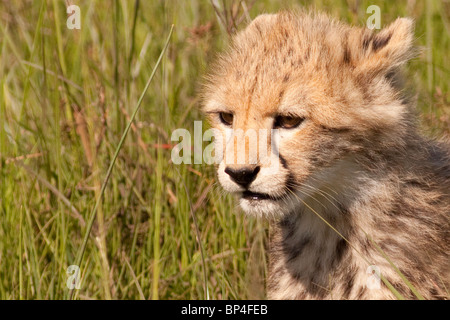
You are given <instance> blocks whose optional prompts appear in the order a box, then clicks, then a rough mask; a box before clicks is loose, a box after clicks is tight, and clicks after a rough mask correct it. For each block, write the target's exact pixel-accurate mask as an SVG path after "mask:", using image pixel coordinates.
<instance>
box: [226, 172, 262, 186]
mask: <svg viewBox="0 0 450 320" xmlns="http://www.w3.org/2000/svg"><path fill="white" fill-rule="evenodd" d="M259 169H260V168H259V167H244V168H238V169H233V168H231V167H227V168H225V173H227V174H228V175H229V176H230V178H231V180H233V181H234V182H236V183H237V184H239V185H240V186H242V187H244V188H247V187H248V186H249V184H250V183H252V182H253V180H255V178H256V175H257V174H258V172H259Z"/></svg>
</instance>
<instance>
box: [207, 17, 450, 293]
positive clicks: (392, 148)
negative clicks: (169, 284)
mask: <svg viewBox="0 0 450 320" xmlns="http://www.w3.org/2000/svg"><path fill="white" fill-rule="evenodd" d="M413 38H414V32H413V21H412V20H411V19H408V18H399V19H397V20H396V21H394V22H393V23H392V24H391V25H389V26H388V27H386V28H385V29H383V30H381V31H371V30H369V29H367V28H362V27H361V28H359V27H350V26H348V25H346V24H343V23H340V22H338V21H335V20H333V19H332V18H330V17H328V16H327V15H325V14H318V13H306V12H295V13H293V12H282V13H278V14H263V15H260V16H258V17H257V18H256V19H255V20H254V21H253V22H252V23H250V24H249V26H248V27H247V28H246V29H245V30H243V31H241V32H240V33H238V34H237V35H236V36H235V37H234V39H233V41H232V45H231V46H230V48H229V49H228V50H227V51H226V52H225V53H223V54H222V55H221V56H219V58H218V59H217V60H218V61H217V63H216V64H215V65H214V66H213V68H211V72H210V74H209V75H208V76H207V77H206V81H205V86H204V95H203V98H204V103H203V110H204V112H205V114H206V115H207V116H208V119H209V121H210V122H211V124H212V127H213V128H215V130H216V131H217V132H219V133H222V135H220V134H219V135H218V136H219V138H218V137H216V140H215V143H216V145H219V146H221V147H222V149H221V150H223V152H222V155H220V157H219V161H218V162H217V163H218V167H217V172H218V178H219V181H220V183H221V185H222V186H223V188H224V189H225V190H226V191H228V192H231V193H233V194H236V196H237V197H238V199H239V203H240V206H241V207H242V209H243V210H244V211H245V212H246V213H247V214H249V215H252V216H258V217H266V218H269V219H270V223H271V224H272V226H273V227H271V229H272V232H271V235H270V241H269V242H270V244H269V249H270V250H269V251H270V253H269V257H270V259H269V263H270V266H269V267H270V268H269V270H270V272H269V278H268V280H267V295H268V298H270V299H396V298H398V297H400V296H402V297H404V298H407V299H417V298H425V299H447V298H448V297H449V293H448V290H449V289H450V286H449V280H450V272H449V271H450V269H449V240H450V239H449V238H450V237H449V235H450V232H449V230H450V228H449V210H450V155H449V154H450V153H449V149H448V146H446V145H444V144H442V143H439V142H433V141H429V140H427V139H426V138H424V137H422V136H421V135H420V134H419V133H418V128H417V125H416V119H415V114H414V99H412V98H410V97H409V96H408V95H407V94H406V93H405V91H406V90H405V86H404V84H403V82H402V77H401V67H402V66H403V65H404V64H405V63H406V62H407V61H408V60H409V59H410V58H412V57H413V56H414V52H415V50H414V47H413ZM230 129H233V130H232V131H233V132H234V131H236V130H238V129H241V131H242V132H247V131H248V130H250V129H252V130H253V132H256V133H257V143H256V142H254V141H253V142H252V141H251V139H250V138H251V137H250V135H247V134H235V135H232V137H233V138H230V135H229V134H228V133H226V134H225V132H230V131H231V130H230ZM274 129H276V130H274ZM265 131H270V132H271V134H268V135H267V134H265V135H262V133H263V132H265ZM272 133H273V134H272ZM221 136H222V138H220V137H221ZM264 144H266V145H267V148H268V149H269V154H268V155H266V156H265V157H263V156H260V155H259V153H258V152H257V153H256V156H254V155H251V154H250V150H251V149H252V147H254V146H255V145H257V146H258V148H262V146H263V145H264ZM242 146H243V148H242V149H241V150H243V151H242V152H243V153H244V160H245V161H241V162H239V161H236V155H238V156H239V152H237V151H236V150H238V147H242ZM229 156H230V157H229ZM231 158H232V160H229V159H231ZM267 158H268V159H270V161H263V160H267ZM274 163H275V165H274ZM378 280H379V281H378Z"/></svg>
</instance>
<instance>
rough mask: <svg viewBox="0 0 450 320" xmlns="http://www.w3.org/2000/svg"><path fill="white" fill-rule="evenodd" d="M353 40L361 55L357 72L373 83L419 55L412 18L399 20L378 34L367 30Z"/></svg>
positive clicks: (358, 55) (357, 57) (357, 58)
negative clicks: (373, 80)
mask: <svg viewBox="0 0 450 320" xmlns="http://www.w3.org/2000/svg"><path fill="white" fill-rule="evenodd" d="M351 40H353V41H352V42H356V43H353V45H354V46H352V47H353V48H358V51H359V52H356V57H355V58H356V60H357V63H356V68H355V72H356V73H357V74H360V75H365V76H366V77H369V78H372V79H373V78H375V77H377V76H379V75H382V76H383V75H386V74H388V73H390V72H392V71H395V70H396V69H397V68H398V67H400V66H401V65H403V64H404V63H406V62H407V61H408V60H409V59H411V58H413V57H414V56H415V54H416V51H415V50H414V48H413V41H414V21H413V20H412V19H410V18H398V19H397V20H395V21H394V22H393V23H392V24H390V25H389V26H387V27H386V28H384V29H383V30H381V31H380V32H378V33H376V32H374V31H372V30H369V29H363V30H362V32H361V33H360V34H359V35H356V39H355V38H353V39H351Z"/></svg>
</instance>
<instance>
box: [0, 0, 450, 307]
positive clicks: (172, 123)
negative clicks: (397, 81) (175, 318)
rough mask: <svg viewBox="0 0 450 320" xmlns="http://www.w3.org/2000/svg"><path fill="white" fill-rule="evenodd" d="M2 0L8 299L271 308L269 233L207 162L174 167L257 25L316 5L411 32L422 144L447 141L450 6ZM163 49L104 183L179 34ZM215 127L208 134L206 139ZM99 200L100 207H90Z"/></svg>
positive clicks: (1, 175) (2, 198)
mask: <svg viewBox="0 0 450 320" xmlns="http://www.w3.org/2000/svg"><path fill="white" fill-rule="evenodd" d="M216 3H217V4H219V5H220V7H217V8H216V9H217V11H216V10H215V9H214V7H213V5H212V4H211V2H210V1H207V0H190V1H175V0H168V1H163V0H151V1H139V0H129V1H127V0H121V1H119V0H117V1H116V0H102V1H100V0H96V1H94V0H83V1H81V0H80V1H69V4H77V5H78V6H79V7H80V9H81V29H80V30H76V29H73V30H70V29H68V28H67V27H66V20H67V16H68V15H67V13H66V2H65V1H62V0H40V1H34V0H26V1H25V0H23V1H13V0H1V1H0V298H1V299H63V298H68V297H69V290H68V288H67V286H66V282H67V279H68V276H69V275H68V274H67V268H68V266H70V265H74V264H75V263H76V259H77V255H79V254H80V248H82V244H83V238H84V237H85V235H86V234H87V231H88V230H89V228H88V226H89V219H90V217H91V213H92V212H94V213H95V221H94V224H93V227H92V230H91V232H90V233H89V238H87V240H88V241H87V245H86V250H85V252H84V256H83V259H82V263H81V264H80V270H81V271H80V272H81V274H82V282H81V288H80V289H79V290H75V291H74V293H75V298H78V299H111V298H113V299H199V298H201V299H203V298H208V297H209V298H212V299H244V298H264V278H265V274H266V272H267V263H266V262H267V261H266V256H265V253H264V248H265V245H266V237H267V230H268V228H269V227H268V225H267V224H266V223H265V222H264V221H258V220H255V219H250V218H246V217H245V216H243V215H242V214H241V213H240V212H239V210H238V209H237V207H236V203H235V202H234V201H233V199H232V198H231V197H229V196H227V195H225V194H223V193H222V191H221V190H220V186H219V185H218V184H217V181H216V177H215V175H214V168H213V167H212V166H207V165H204V164H203V165H174V164H172V163H171V160H170V159H171V157H170V155H171V144H172V143H173V142H171V140H170V136H171V133H172V131H173V130H174V129H176V128H186V129H188V130H192V129H193V122H194V120H201V119H202V115H201V114H200V112H199V111H198V107H199V98H198V88H199V81H200V79H201V76H202V75H203V74H204V73H205V72H206V71H207V66H208V63H209V62H210V61H211V60H212V59H213V58H214V54H215V52H217V51H220V50H222V49H223V48H224V46H225V45H226V44H227V42H228V39H229V35H230V34H232V33H233V32H235V31H236V30H239V29H240V28H242V27H244V26H245V24H246V23H247V21H248V20H249V19H251V18H254V17H255V16H256V15H258V14H259V13H262V12H274V11H277V10H279V9H280V8H298V7H302V6H304V7H315V8H317V9H320V10H324V11H327V12H329V13H331V14H332V15H333V16H336V17H338V18H340V19H342V20H344V21H348V22H350V23H353V24H358V25H364V24H365V21H366V20H367V18H368V17H369V15H370V14H367V13H366V8H367V7H368V6H369V5H371V4H376V5H379V6H380V8H381V18H382V25H386V24H388V23H389V22H391V21H393V20H394V19H395V18H396V17H397V16H411V17H414V18H415V19H416V21H417V26H416V37H417V44H418V45H419V46H422V47H424V50H423V51H422V54H421V55H420V56H419V57H418V58H417V59H415V60H414V61H412V62H411V63H410V64H409V67H410V68H409V71H408V72H409V75H410V76H409V79H410V83H411V85H412V86H413V87H415V89H416V90H417V94H418V105H419V110H420V111H421V119H422V123H423V128H424V131H425V132H426V133H427V134H429V135H438V134H439V135H440V134H448V133H450V64H449V61H450V1H448V0H444V1H438V0H436V1H435V0H417V1H414V0H413V1H395V3H394V2H393V1H376V0H374V1H357V0H347V1H344V0H339V1H336V0H317V1H288V0H284V1H276V0H260V1H256V2H255V3H253V2H252V1H231V0H229V1H223V2H222V1H217V2H216ZM172 24H173V25H174V29H173V34H172V36H171V38H170V42H169V46H168V48H167V50H166V51H165V52H164V58H163V59H162V61H161V64H160V65H159V67H158V69H157V70H156V73H155V77H154V78H153V80H152V81H151V83H150V86H149V88H148V90H147V92H146V93H145V96H144V98H143V101H142V104H141V108H140V110H139V112H138V113H137V116H136V119H135V121H134V124H133V126H132V127H131V129H130V131H129V134H128V136H127V138H126V140H125V141H124V144H123V146H122V148H121V149H120V153H119V154H118V157H117V160H116V162H115V165H114V167H113V168H112V173H111V176H110V179H109V181H108V183H107V184H106V188H105V190H104V194H103V197H101V198H100V196H101V190H102V184H103V183H104V181H105V177H106V176H107V171H108V168H109V166H110V163H111V161H112V160H113V159H114V155H115V152H116V149H117V147H118V146H119V142H120V139H121V137H122V134H123V133H124V131H125V129H126V127H127V123H128V122H129V120H130V117H131V116H132V114H133V111H134V110H135V108H136V106H137V105H138V100H139V97H140V96H141V94H142V93H143V92H144V88H145V85H146V83H147V81H148V80H149V78H150V75H151V73H152V70H153V69H154V67H155V65H156V62H157V59H158V57H159V55H160V54H161V52H162V50H163V49H164V44H165V42H166V39H167V37H168V35H169V31H170V29H171V25H172ZM205 127H206V124H205V125H204V128H205ZM97 199H100V200H101V201H99V205H98V207H97V208H96V210H94V211H93V209H94V208H95V204H96V201H97Z"/></svg>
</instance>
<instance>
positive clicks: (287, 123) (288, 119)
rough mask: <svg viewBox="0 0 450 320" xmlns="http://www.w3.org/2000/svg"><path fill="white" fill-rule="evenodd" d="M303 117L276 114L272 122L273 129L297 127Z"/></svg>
mask: <svg viewBox="0 0 450 320" xmlns="http://www.w3.org/2000/svg"><path fill="white" fill-rule="evenodd" d="M304 120H305V119H304V118H300V117H295V116H282V115H279V116H276V117H275V121H274V123H273V128H274V129H294V128H297V127H298V126H299V125H300V124H301V123H302V122H303V121H304Z"/></svg>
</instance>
